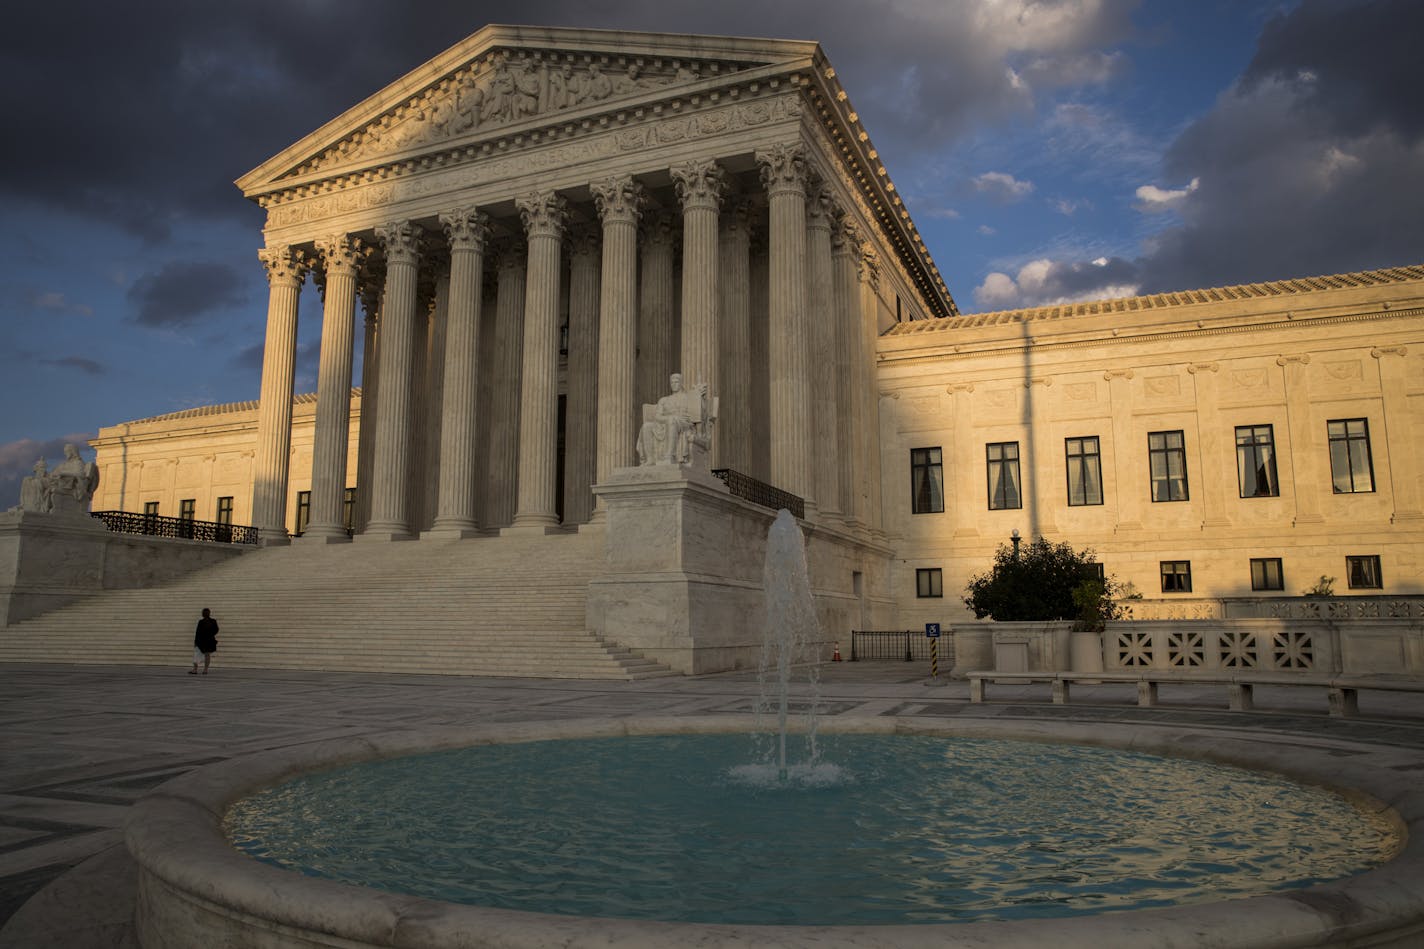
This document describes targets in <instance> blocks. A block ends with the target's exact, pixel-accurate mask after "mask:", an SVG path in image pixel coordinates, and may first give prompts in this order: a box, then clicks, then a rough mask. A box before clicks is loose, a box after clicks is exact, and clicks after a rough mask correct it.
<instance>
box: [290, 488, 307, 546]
mask: <svg viewBox="0 0 1424 949" xmlns="http://www.w3.org/2000/svg"><path fill="white" fill-rule="evenodd" d="M310 521H311V492H310V491H298V492H297V523H296V524H295V525H294V526H295V530H293V531H292V533H293V534H294V535H296V536H297V537H300V536H302V535H303V534H305V533H306V531H307V524H308V523H309V522H310Z"/></svg>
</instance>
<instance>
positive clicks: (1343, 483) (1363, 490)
mask: <svg viewBox="0 0 1424 949" xmlns="http://www.w3.org/2000/svg"><path fill="white" fill-rule="evenodd" d="M1325 426H1326V430H1327V431H1328V432H1329V433H1330V480H1331V482H1332V483H1333V484H1334V486H1335V493H1336V494H1367V493H1369V492H1371V491H1373V490H1374V489H1375V467H1374V462H1373V461H1372V460H1371V459H1370V423H1369V421H1368V420H1367V419H1362V418H1346V419H1336V420H1335V421H1332V422H1326V423H1325Z"/></svg>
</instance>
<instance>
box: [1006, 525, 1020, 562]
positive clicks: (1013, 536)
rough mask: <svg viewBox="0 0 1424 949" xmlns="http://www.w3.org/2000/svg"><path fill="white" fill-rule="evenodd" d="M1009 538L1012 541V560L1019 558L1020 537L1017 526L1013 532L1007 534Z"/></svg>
mask: <svg viewBox="0 0 1424 949" xmlns="http://www.w3.org/2000/svg"><path fill="white" fill-rule="evenodd" d="M1009 539H1010V540H1012V541H1013V542H1014V560H1015V561H1017V560H1018V559H1019V540H1020V539H1021V538H1020V537H1019V529H1018V528H1017V527H1015V528H1014V530H1013V533H1011V534H1009Z"/></svg>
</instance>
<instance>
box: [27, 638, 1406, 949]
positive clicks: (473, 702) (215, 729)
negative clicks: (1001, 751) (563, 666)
mask: <svg viewBox="0 0 1424 949" xmlns="http://www.w3.org/2000/svg"><path fill="white" fill-rule="evenodd" d="M185 668H186V667H177V668H153V667H134V666H124V667H118V666H60V665H21V664H0V926H3V928H0V949H17V947H23V949H46V947H61V946H62V947H66V949H89V947H95V949H97V947H100V946H107V947H112V946H128V945H132V942H131V939H132V935H131V932H130V930H129V925H128V918H129V913H130V910H131V907H132V888H133V867H132V864H131V862H130V861H128V859H127V855H126V854H125V853H124V851H123V848H122V829H121V828H122V825H123V821H124V817H125V814H126V813H127V810H128V807H129V805H130V804H132V803H133V802H134V801H135V800H137V799H138V798H139V797H141V796H142V795H143V794H144V793H145V792H146V791H148V790H150V789H151V788H154V787H156V786H158V785H159V784H162V783H163V782H164V781H167V780H169V779H170V778H173V777H176V776H178V775H180V774H183V773H185V772H187V771H189V770H191V769H193V768H197V767H200V766H202V765H205V764H208V763H211V762H215V761H221V760H223V759H226V758H230V757H233V756H236V755H241V754H247V753H250V752H256V751H262V750H267V749H272V748H280V747H284V746H290V745H297V744H303V743H306V742H312V741H319V740H322V739H326V738H341V737H352V736H357V735H363V734H370V733H375V732H383V731H390V730H395V729H404V728H414V727H423V726H429V725H461V724H473V723H489V722H511V721H539V720H550V719H570V718H588V717H608V716H624V715H638V714H659V715H716V714H720V713H745V712H749V711H751V710H752V707H753V704H754V702H755V698H756V694H757V682H756V677H755V676H754V675H751V674H728V675H718V676H703V677H696V678H665V679H651V680H644V681H641V682H604V681H582V680H568V679H489V678H463V677H452V676H412V675H402V676H378V675H358V674H351V673H329V672H273V671H259V670H227V669H224V668H223V667H222V665H221V658H219V659H218V661H217V663H215V665H214V667H213V672H212V674H211V675H209V676H206V677H203V676H189V675H186V674H185ZM926 671H927V670H926V669H925V668H924V667H923V664H920V663H915V664H909V663H901V662H878V663H867V662H860V663H854V664H852V663H839V664H828V665H826V666H823V667H822V685H821V689H820V693H821V698H822V707H823V709H824V711H825V713H826V714H829V715H848V714H854V715H896V716H909V717H914V716H973V717H1014V718H1033V717H1045V718H1054V719H1059V720H1063V719H1072V720H1078V721H1083V722H1095V721H1114V722H1126V723H1140V724H1148V723H1153V722H1164V721H1166V722H1172V723H1174V724H1178V725H1182V724H1190V725H1194V726H1197V727H1199V728H1201V729H1204V730H1208V731H1210V730H1213V729H1220V730H1232V731H1234V730H1239V729H1245V730H1249V731H1252V732H1257V733H1259V732H1261V731H1268V732H1272V733H1277V734H1279V735H1280V737H1281V740H1282V741H1294V742H1302V743H1305V742H1310V743H1318V742H1322V741H1325V742H1329V741H1334V740H1339V741H1342V742H1366V743H1372V744H1376V743H1378V744H1388V745H1393V746H1399V747H1404V748H1411V749H1419V750H1420V752H1421V761H1424V696H1417V695H1408V694H1402V695H1395V694H1385V693H1365V694H1363V695H1362V696H1361V699H1360V705H1361V712H1362V717H1361V718H1359V719H1352V720H1340V719H1331V718H1327V717H1326V715H1325V707H1326V700H1325V690H1323V689H1319V690H1317V689H1306V688H1295V689H1267V688H1261V689H1258V690H1257V694H1256V702H1257V706H1258V708H1257V710H1256V711H1254V712H1247V713H1240V712H1237V713H1233V712H1228V711H1226V710H1225V703H1226V696H1225V690H1224V689H1221V688H1207V687H1200V686H1173V687H1164V688H1163V689H1162V695H1161V699H1162V702H1163V703H1164V705H1163V706H1162V707H1159V708H1155V709H1139V708H1137V707H1136V705H1135V701H1136V690H1135V689H1134V688H1133V687H1131V686H1127V687H1122V686H1107V685H1103V686H1084V687H1078V686H1075V687H1074V690H1073V703H1074V704H1073V705H1071V706H1066V707H1064V706H1052V705H1049V704H1047V703H1048V686H1047V685H1031V686H999V687H996V688H994V689H993V690H992V694H991V702H990V703H989V704H986V705H971V704H969V701H968V698H969V693H968V687H967V685H966V684H965V683H962V682H953V683H947V684H942V685H941V687H927V685H926V680H925V677H924V676H925V672H926ZM81 865H82V866H81ZM21 907H23V910H22V909H21Z"/></svg>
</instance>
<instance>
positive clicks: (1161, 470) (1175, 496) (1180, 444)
mask: <svg viewBox="0 0 1424 949" xmlns="http://www.w3.org/2000/svg"><path fill="white" fill-rule="evenodd" d="M1147 457H1148V461H1149V462H1150V464H1151V472H1152V500H1153V501H1185V500H1187V442H1186V439H1185V438H1184V437H1183V436H1182V433H1181V431H1180V430H1178V431H1175V432H1150V433H1148V435H1147Z"/></svg>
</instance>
